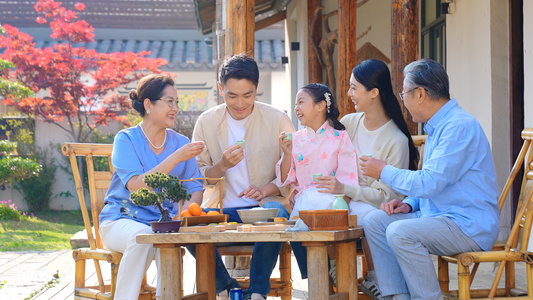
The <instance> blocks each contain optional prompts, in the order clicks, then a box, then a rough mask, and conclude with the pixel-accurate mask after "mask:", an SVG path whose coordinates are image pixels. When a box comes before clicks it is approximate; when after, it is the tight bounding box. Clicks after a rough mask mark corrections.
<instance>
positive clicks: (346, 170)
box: [276, 83, 358, 217]
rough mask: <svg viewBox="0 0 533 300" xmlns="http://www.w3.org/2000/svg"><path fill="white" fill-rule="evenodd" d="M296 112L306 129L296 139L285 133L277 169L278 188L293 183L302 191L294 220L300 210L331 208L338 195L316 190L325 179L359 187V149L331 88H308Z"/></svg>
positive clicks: (314, 85) (301, 94)
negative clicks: (343, 118)
mask: <svg viewBox="0 0 533 300" xmlns="http://www.w3.org/2000/svg"><path fill="white" fill-rule="evenodd" d="M295 112H296V116H297V117H298V120H299V121H300V123H301V124H302V126H305V127H306V128H305V129H302V130H300V131H297V132H295V133H293V134H292V140H290V139H286V138H285V137H286V135H285V133H282V134H281V136H280V144H281V148H282V149H283V155H282V157H281V159H280V161H279V162H278V164H277V166H276V175H277V179H276V183H277V184H278V186H285V185H288V184H292V185H293V187H294V188H295V189H296V191H297V192H298V193H297V194H296V196H295V203H294V208H293V211H292V213H291V217H292V216H296V215H298V212H299V211H300V210H306V209H313V210H317V209H330V208H331V206H332V204H333V202H334V201H335V196H334V195H333V194H328V193H320V192H319V190H318V189H317V187H316V186H317V184H318V182H319V181H320V180H321V179H323V178H322V177H324V176H334V177H335V178H336V179H337V180H338V181H339V182H341V183H343V184H349V185H357V184H358V177H357V158H356V154H355V150H354V147H353V144H352V141H351V140H350V136H349V135H348V133H347V132H346V131H345V127H344V125H342V124H341V123H340V122H339V120H338V117H339V109H338V107H337V103H336V101H335V98H334V97H333V95H332V94H331V91H330V89H329V88H328V87H327V86H325V85H323V84H319V83H312V84H308V85H306V86H304V87H303V88H301V89H300V91H299V92H298V94H297V95H296V108H295ZM313 177H315V178H313ZM315 180H316V181H315ZM352 213H353V212H352Z"/></svg>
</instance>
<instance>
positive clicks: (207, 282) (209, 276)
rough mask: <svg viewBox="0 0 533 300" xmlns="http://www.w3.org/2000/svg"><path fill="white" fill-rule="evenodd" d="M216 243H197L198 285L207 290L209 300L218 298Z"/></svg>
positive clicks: (201, 289)
mask: <svg viewBox="0 0 533 300" xmlns="http://www.w3.org/2000/svg"><path fill="white" fill-rule="evenodd" d="M215 258H216V252H215V244H197V245H196V286H197V288H198V292H199V293H200V292H207V299H208V300H215V299H216V273H215V272H216V270H215V267H216V266H215Z"/></svg>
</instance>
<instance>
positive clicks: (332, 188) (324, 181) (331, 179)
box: [315, 176, 344, 194]
mask: <svg viewBox="0 0 533 300" xmlns="http://www.w3.org/2000/svg"><path fill="white" fill-rule="evenodd" d="M316 179H317V181H315V182H316V183H317V185H316V187H317V189H318V191H319V192H320V193H329V194H344V184H342V183H340V182H339V181H338V180H337V178H336V177H335V176H318V177H317V178H316Z"/></svg>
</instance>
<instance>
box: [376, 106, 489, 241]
mask: <svg viewBox="0 0 533 300" xmlns="http://www.w3.org/2000/svg"><path fill="white" fill-rule="evenodd" d="M424 130H425V131H426V132H427V133H428V137H427V140H426V146H425V149H424V161H423V169H422V170H420V171H410V170H404V169H397V168H394V167H392V166H386V167H385V168H384V169H383V171H382V172H381V180H382V181H383V183H385V184H387V185H388V186H390V187H391V188H393V189H394V190H396V191H397V192H399V193H402V194H404V195H407V196H408V197H407V198H405V199H404V200H403V202H405V203H407V204H409V205H411V207H412V208H413V212H415V211H420V217H421V218H424V217H435V216H446V217H449V218H451V219H452V220H453V221H454V222H455V224H457V226H459V228H461V230H462V231H463V232H464V233H465V234H466V235H468V236H469V237H470V238H472V239H473V240H474V241H475V242H476V243H477V244H478V245H479V246H480V247H481V248H482V249H484V250H490V249H491V248H492V246H493V244H494V242H495V241H496V237H497V235H498V231H499V209H498V191H497V183H496V171H495V169H494V161H493V159H492V154H491V150H490V145H489V142H488V140H487V137H486V136H485V133H484V132H483V129H482V128H481V125H480V124H479V123H478V122H477V120H476V119H475V118H474V117H473V116H471V115H470V114H469V113H467V112H465V111H464V110H463V109H462V108H461V107H459V105H458V104H457V101H456V100H455V99H451V100H449V101H448V102H447V103H446V104H445V105H444V106H443V107H441V109H439V111H438V112H437V113H435V115H433V117H431V119H430V120H429V121H428V122H427V124H426V125H425V127H424Z"/></svg>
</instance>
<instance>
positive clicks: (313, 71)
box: [307, 0, 322, 83]
mask: <svg viewBox="0 0 533 300" xmlns="http://www.w3.org/2000/svg"><path fill="white" fill-rule="evenodd" d="M319 7H320V0H308V1H307V24H308V27H309V33H308V39H307V49H308V53H309V54H308V56H309V83H314V82H319V83H322V66H321V64H320V61H319V60H320V58H319V56H318V54H317V51H316V50H315V46H314V45H313V40H314V41H315V43H316V45H318V44H319V43H320V40H321V39H322V11H321V10H320V12H319V13H318V14H317V13H316V12H317V9H319ZM315 18H316V19H315ZM313 19H315V20H316V21H315V26H314V28H312V27H313V24H312V23H313ZM313 29H314V35H313V34H312V32H313ZM317 49H318V47H317Z"/></svg>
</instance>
